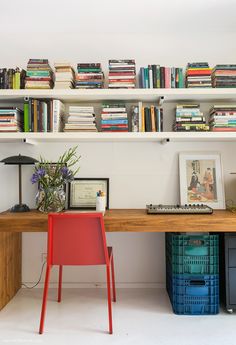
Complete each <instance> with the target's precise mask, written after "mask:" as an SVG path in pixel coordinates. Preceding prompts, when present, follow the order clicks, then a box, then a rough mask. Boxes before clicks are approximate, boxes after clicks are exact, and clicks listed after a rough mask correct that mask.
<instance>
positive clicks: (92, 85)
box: [75, 63, 104, 89]
mask: <svg viewBox="0 0 236 345" xmlns="http://www.w3.org/2000/svg"><path fill="white" fill-rule="evenodd" d="M77 72H78V73H77V75H76V84H75V85H76V89H102V88H103V87H104V74H103V71H102V68H101V64H100V63H78V64H77Z"/></svg>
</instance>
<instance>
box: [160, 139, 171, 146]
mask: <svg viewBox="0 0 236 345" xmlns="http://www.w3.org/2000/svg"><path fill="white" fill-rule="evenodd" d="M169 142H170V138H165V139H163V140H161V144H162V145H164V144H167V143H169Z"/></svg>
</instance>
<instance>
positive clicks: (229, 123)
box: [209, 104, 236, 132]
mask: <svg viewBox="0 0 236 345" xmlns="http://www.w3.org/2000/svg"><path fill="white" fill-rule="evenodd" d="M209 125H210V129H211V131H213V132H235V131H236V104H222V105H220V104H217V105H214V106H213V107H212V108H211V109H210V119H209Z"/></svg>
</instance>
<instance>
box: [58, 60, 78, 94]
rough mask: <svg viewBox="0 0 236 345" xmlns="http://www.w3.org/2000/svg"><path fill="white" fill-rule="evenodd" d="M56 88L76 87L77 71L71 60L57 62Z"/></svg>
mask: <svg viewBox="0 0 236 345" xmlns="http://www.w3.org/2000/svg"><path fill="white" fill-rule="evenodd" d="M54 67H55V84H54V89H73V88H74V87H75V71H74V69H73V67H72V66H71V64H70V63H69V62H55V64H54Z"/></svg>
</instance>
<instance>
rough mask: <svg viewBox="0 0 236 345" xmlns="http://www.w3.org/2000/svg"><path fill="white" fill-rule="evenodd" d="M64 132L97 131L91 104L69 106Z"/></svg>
mask: <svg viewBox="0 0 236 345" xmlns="http://www.w3.org/2000/svg"><path fill="white" fill-rule="evenodd" d="M64 132H97V126H96V119H95V113H94V107H93V106H75V105H71V106H69V113H68V116H67V117H66V123H65V127H64Z"/></svg>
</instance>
